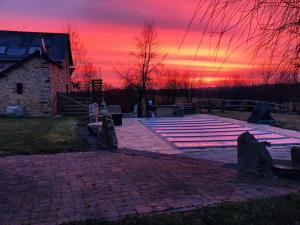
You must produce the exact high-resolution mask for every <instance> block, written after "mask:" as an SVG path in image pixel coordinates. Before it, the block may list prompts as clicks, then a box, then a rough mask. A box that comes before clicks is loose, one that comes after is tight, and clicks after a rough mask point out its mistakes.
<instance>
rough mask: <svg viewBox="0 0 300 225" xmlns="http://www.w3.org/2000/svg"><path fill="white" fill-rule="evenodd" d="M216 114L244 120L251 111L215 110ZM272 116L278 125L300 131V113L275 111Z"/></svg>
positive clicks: (214, 113)
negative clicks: (291, 113) (290, 113)
mask: <svg viewBox="0 0 300 225" xmlns="http://www.w3.org/2000/svg"><path fill="white" fill-rule="evenodd" d="M211 114H213V115H216V116H223V117H228V118H232V119H237V120H244V121H247V119H248V118H249V116H250V114H251V113H250V112H238V111H225V112H213V113H211ZM272 116H273V117H274V119H275V120H276V121H277V122H278V125H277V126H278V127H281V128H285V129H290V130H296V131H300V116H299V115H286V114H277V113H273V114H272Z"/></svg>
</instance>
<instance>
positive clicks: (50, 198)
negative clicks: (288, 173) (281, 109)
mask: <svg viewBox="0 0 300 225" xmlns="http://www.w3.org/2000/svg"><path fill="white" fill-rule="evenodd" d="M140 153H142V152H141V151H140ZM0 171H1V173H0V224H1V225H8V224H9V225H13V224H16V225H21V224H24V223H31V224H32V225H41V224H43V225H44V224H45V225H46V224H49V225H50V224H60V223H62V222H66V221H69V220H76V219H84V218H105V219H117V218H120V217H123V216H124V215H127V214H130V215H134V214H144V213H150V212H158V211H166V210H188V209H192V208H194V207H201V206H207V205H213V204H216V203H219V202H222V201H238V200H245V199H248V198H255V197H259V196H270V195H279V194H286V193H289V192H294V191H299V190H300V185H299V183H294V182H291V181H286V180H280V179H260V178H255V177H249V176H248V177H247V176H241V175H239V174H238V173H237V172H236V171H235V170H233V169H229V168H227V167H226V166H224V165H223V164H221V163H214V162H210V161H205V160H199V159H192V158H184V157H180V156H176V155H158V154H154V153H152V154H150V155H145V154H143V155H140V154H138V153H136V152H129V153H128V152H126V151H125V150H120V152H119V153H110V152H86V153H67V154H57V155H48V156H11V157H4V158H0Z"/></svg>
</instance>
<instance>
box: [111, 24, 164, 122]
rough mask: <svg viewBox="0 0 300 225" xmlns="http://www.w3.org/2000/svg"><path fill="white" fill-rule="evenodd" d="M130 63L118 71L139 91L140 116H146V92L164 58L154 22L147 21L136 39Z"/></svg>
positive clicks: (128, 83) (127, 82)
mask: <svg viewBox="0 0 300 225" xmlns="http://www.w3.org/2000/svg"><path fill="white" fill-rule="evenodd" d="M130 57H131V59H130V61H129V63H128V66H127V68H126V69H122V71H120V70H118V69H116V72H117V73H118V74H119V75H120V76H121V78H122V79H123V80H124V81H125V82H126V84H127V85H130V86H132V87H134V88H135V89H137V90H138V95H139V107H138V116H140V117H144V116H146V107H145V101H146V100H145V95H146V90H147V88H148V86H149V84H150V82H151V80H152V79H153V77H154V75H155V74H156V73H157V71H158V69H159V67H160V66H161V65H162V61H163V57H162V56H161V54H160V48H159V42H158V32H157V30H156V28H155V26H154V24H153V23H152V22H149V21H145V22H144V24H143V28H142V31H141V33H140V34H139V35H137V36H136V37H135V48H134V50H133V51H132V52H131V53H130Z"/></svg>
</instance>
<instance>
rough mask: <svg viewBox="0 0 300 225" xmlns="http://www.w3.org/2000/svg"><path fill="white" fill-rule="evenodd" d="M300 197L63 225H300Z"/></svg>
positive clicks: (294, 195)
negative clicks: (113, 220)
mask: <svg viewBox="0 0 300 225" xmlns="http://www.w3.org/2000/svg"><path fill="white" fill-rule="evenodd" d="M299 224H300V194H291V195H287V196H280V197H273V198H262V199H256V200H250V201H247V202H243V203H224V204H221V205H219V206H216V207H210V208H203V209H198V210H194V211H191V212H181V213H170V214H161V215H152V216H143V217H128V218H125V219H123V220H121V221H117V222H105V221H100V220H85V221H79V222H78V221H77V222H70V223H66V224H64V225H299Z"/></svg>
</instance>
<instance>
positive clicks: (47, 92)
mask: <svg viewBox="0 0 300 225" xmlns="http://www.w3.org/2000/svg"><path fill="white" fill-rule="evenodd" d="M67 62H68V61H67V60H65V62H64V63H63V64H62V65H63V66H62V67H59V66H58V65H56V64H53V63H51V62H47V61H46V60H45V59H44V58H42V57H34V58H32V59H30V60H28V61H26V62H24V63H23V64H22V65H20V66H18V67H16V68H15V69H13V70H11V71H9V72H7V74H6V75H5V76H4V77H1V78H0V114H6V111H7V106H16V105H20V106H24V107H25V109H26V113H27V115H29V116H51V115H55V114H56V112H57V111H56V94H57V92H66V89H68V87H70V73H69V71H68V70H66V67H67V68H68V65H67V64H68V63H67ZM18 83H19V84H21V85H22V93H21V94H20V93H17V84H18Z"/></svg>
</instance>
